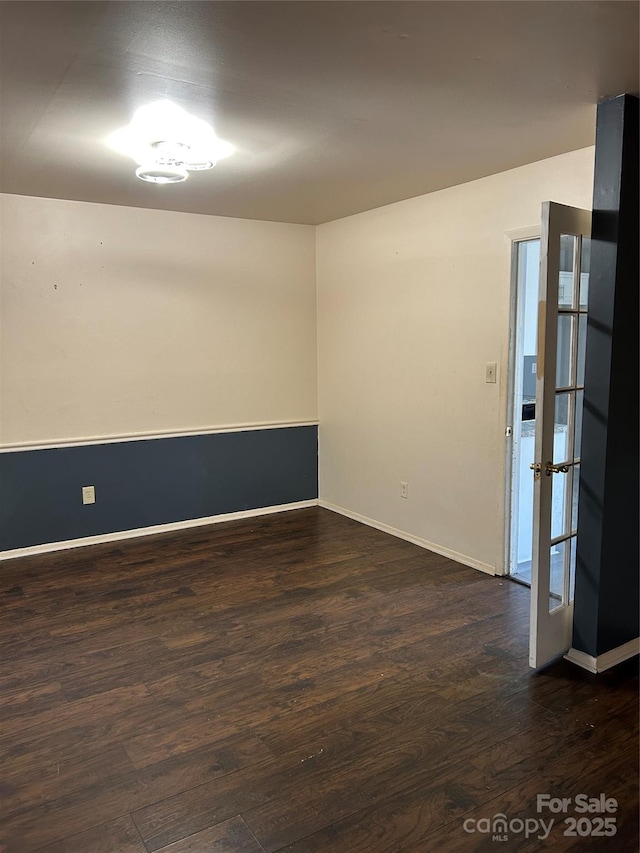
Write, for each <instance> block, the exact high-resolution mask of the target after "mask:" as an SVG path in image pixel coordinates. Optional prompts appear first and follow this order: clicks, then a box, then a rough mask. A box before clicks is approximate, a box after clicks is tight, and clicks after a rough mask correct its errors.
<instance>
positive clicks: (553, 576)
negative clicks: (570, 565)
mask: <svg viewBox="0 0 640 853" xmlns="http://www.w3.org/2000/svg"><path fill="white" fill-rule="evenodd" d="M566 546H567V540H564V541H563V542H558V544H557V545H552V546H551V553H550V569H549V613H551V612H553V611H554V610H557V608H558V607H561V606H562V594H563V591H564V565H565V554H566Z"/></svg>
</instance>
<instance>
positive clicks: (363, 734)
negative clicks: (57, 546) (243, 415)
mask: <svg viewBox="0 0 640 853" xmlns="http://www.w3.org/2000/svg"><path fill="white" fill-rule="evenodd" d="M0 580H1V583H0V598H1V601H2V620H1V623H0V636H1V640H2V663H1V669H0V719H1V731H0V753H1V764H2V781H1V783H0V793H1V803H0V825H1V827H2V829H1V831H0V837H1V838H2V843H1V844H0V849H2V850H4V851H6V853H30V851H35V850H38V851H43V853H44V851H46V853H145V851H148V853H151V851H159V850H162V851H165V853H187V852H188V853H222V851H225V853H264V851H267V853H275V851H283V850H287V851H290V853H400V851H402V852H403V853H426V851H438V850H441V851H471V850H474V851H475V850H485V849H486V850H489V849H491V850H495V849H499V850H522V851H530V850H549V851H551V850H552V851H564V850H576V851H583V850H592V849H593V850H596V849H597V850H607V849H611V850H616V851H636V850H637V847H638V808H637V798H638V765H637V756H638V678H637V663H636V662H635V661H631V662H628V663H626V664H623V665H622V666H620V667H617V668H616V669H614V670H611V671H609V672H607V673H604V674H603V675H601V676H598V677H595V676H592V675H589V674H588V673H586V672H583V671H582V670H580V669H577V668H576V667H573V666H571V665H570V664H568V663H566V662H562V663H558V664H556V665H554V666H553V667H551V668H549V669H548V670H546V671H544V672H541V673H537V674H536V673H533V672H531V671H530V670H529V667H528V665H527V639H528V638H527V634H528V608H529V591H528V590H527V589H526V588H524V587H522V586H518V585H517V584H514V583H510V582H509V581H507V580H503V579H499V578H491V577H488V576H486V575H482V574H481V573H479V572H476V571H474V570H472V569H468V568H465V567H463V566H460V565H458V564H456V563H454V562H452V561H450V560H448V559H445V558H443V557H439V556H436V555H434V554H430V553H428V552H426V551H424V550H422V549H420V548H418V547H416V546H413V545H410V544H408V543H406V542H402V541H400V540H397V539H394V538H392V537H390V536H387V535H386V534H384V533H380V532H378V531H375V530H372V529H370V528H367V527H364V526H362V525H360V524H358V523H356V522H353V521H350V520H349V519H346V518H342V517H341V516H338V515H335V514H333V513H331V512H328V511H327V510H322V509H309V510H298V511H295V512H289V513H283V514H280V515H275V516H271V517H263V518H259V519H252V520H248V521H241V522H231V523H225V524H220V525H215V526H211V527H206V528H197V529H194V530H190V531H185V532H181V533H176V534H163V535H161V536H155V537H146V538H141V539H137V540H130V541H128V542H122V543H115V544H111V545H100V546H93V547H90V548H80V549H76V550H72V551H66V552H58V553H54V554H50V555H46V556H39V557H33V558H23V559H20V560H13V561H8V562H6V563H4V564H2V565H1V566H0ZM544 793H549V794H552V795H554V796H558V797H571V798H573V797H575V796H576V795H577V794H587V795H588V796H589V797H598V796H599V795H600V794H601V793H604V794H606V796H607V797H613V798H615V799H616V800H617V801H618V808H617V811H616V812H615V818H616V827H617V834H616V836H615V837H593V836H590V835H586V836H585V835H583V836H582V837H581V836H579V835H577V836H576V837H570V836H565V835H564V834H563V832H564V830H565V829H567V828H568V827H567V826H565V825H564V823H563V819H564V818H565V817H566V816H571V815H574V814H575V812H574V806H573V805H572V806H571V807H570V808H569V811H568V812H567V814H555V815H554V814H551V813H549V812H545V813H543V814H538V813H537V812H536V797H537V795H538V794H544ZM497 813H503V814H504V815H506V817H507V819H508V820H509V821H516V822H515V824H514V825H513V827H512V828H510V831H509V833H508V835H509V838H508V840H507V841H502V842H500V843H498V842H497V841H493V840H492V836H491V834H487V833H486V832H481V831H475V832H467V831H465V828H464V827H465V826H466V827H467V828H468V829H470V828H476V829H477V830H479V829H480V828H482V827H483V826H484V824H483V819H486V818H493V816H494V815H496V814H497ZM540 817H542V818H543V819H544V820H545V823H548V819H549V817H553V818H555V825H554V826H553V828H552V829H551V831H550V834H549V837H548V838H547V839H546V840H544V839H540V838H538V837H537V834H532V835H531V836H530V837H529V838H528V839H527V838H525V832H524V831H519V823H518V822H517V821H518V819H520V821H525V820H527V819H529V820H534V819H536V820H537V819H538V818H540ZM575 817H576V818H578V817H582V815H580V814H575ZM595 817H596V815H594V814H590V813H589V814H587V818H588V820H590V821H591V824H590V826H591V828H597V826H595V827H594V826H592V825H594V824H595ZM465 821H466V822H467V823H466V824H465ZM523 825H524V824H523ZM581 827H582V830H583V832H584V828H585V827H587V829H589V827H588V826H587V824H584V823H583V824H581ZM3 844H4V847H3V846H2V845H3Z"/></svg>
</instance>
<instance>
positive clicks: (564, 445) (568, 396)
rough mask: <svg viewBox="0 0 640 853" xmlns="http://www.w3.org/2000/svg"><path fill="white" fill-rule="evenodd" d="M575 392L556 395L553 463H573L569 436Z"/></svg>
mask: <svg viewBox="0 0 640 853" xmlns="http://www.w3.org/2000/svg"><path fill="white" fill-rule="evenodd" d="M574 394H575V391H565V392H563V393H560V394H556V411H555V418H554V425H553V461H554V462H567V461H573V456H572V455H571V441H570V436H569V424H570V422H571V421H570V415H571V404H572V397H573V395H574Z"/></svg>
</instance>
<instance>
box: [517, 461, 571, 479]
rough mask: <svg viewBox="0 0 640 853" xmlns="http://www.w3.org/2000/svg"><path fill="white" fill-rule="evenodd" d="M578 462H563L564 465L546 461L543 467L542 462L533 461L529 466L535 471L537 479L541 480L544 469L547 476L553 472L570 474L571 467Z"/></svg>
mask: <svg viewBox="0 0 640 853" xmlns="http://www.w3.org/2000/svg"><path fill="white" fill-rule="evenodd" d="M576 464H577V463H576V462H563V464H562V465H554V464H553V462H545V464H544V467H543V465H542V462H532V463H531V465H529V468H531V470H532V471H533V473H534V476H535V478H536V480H539V479H540V475H541V473H542V472H543V471H544V473H545V476H547V477H550V476H551V475H552V474H568V473H569V468H571V467H572V466H573V465H576Z"/></svg>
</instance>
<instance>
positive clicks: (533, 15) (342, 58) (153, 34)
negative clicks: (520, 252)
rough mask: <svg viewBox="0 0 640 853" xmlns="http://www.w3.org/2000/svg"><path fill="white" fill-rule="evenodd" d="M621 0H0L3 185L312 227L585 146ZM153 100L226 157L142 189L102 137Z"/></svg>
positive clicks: (622, 21) (613, 88) (634, 25)
mask: <svg viewBox="0 0 640 853" xmlns="http://www.w3.org/2000/svg"><path fill="white" fill-rule="evenodd" d="M638 9H639V4H638V3H637V2H631V1H630V0H626V2H614V0H612V2H571V1H570V2H539V1H538V0H537V1H536V2H483V0H477V2H420V0H418V2H402V1H401V0H396V2H376V1H375V0H374V2H369V0H362V2H357V0H356V2H343V1H342V0H338V2H328V1H325V2H303V0H298V2H295V0H293V1H292V2H272V0H261V1H259V2H242V1H241V0H235V2H233V1H232V2H169V0H167V2H151V0H141V2H140V1H139V2H128V0H119V1H118V2H93V0H91V1H90V2H56V0H49V2H23V0H18V2H13V0H11V1H9V0H2V2H1V3H0V27H1V34H2V43H1V48H2V58H1V66H0V70H1V74H2V78H1V79H2V90H1V108H2V114H1V119H2V121H1V128H0V130H1V142H2V152H1V162H2V169H1V173H0V189H1V190H2V191H3V192H9V193H18V194H24V195H39V196H47V197H53V198H70V199H81V200H86V201H97V202H106V203H109V204H124V205H132V206H137V207H152V208H164V209H169V210H183V211H190V212H195V213H210V214H220V215H224V216H239V217H245V218H246V217H248V218H256V219H270V220H280V221H285V222H300V223H311V224H314V223H319V222H325V221H327V220H330V219H336V218H338V217H341V216H346V215H348V214H351V213H355V212H358V211H362V210H366V209H369V208H373V207H377V206H379V205H382V204H387V203H389V202H393V201H397V200H400V199H403V198H409V197H411V196H416V195H420V194H422V193H426V192H431V191H433V190H437V189H441V188H443V187H447V186H451V185H453V184H458V183H462V182H464V181H469V180H473V179H475V178H478V177H481V176H483V175H488V174H493V173H495V172H500V171H503V170H505V169H510V168H513V167H515V166H519V165H522V164H524V163H529V162H533V161H535V160H540V159H543V158H545V157H549V156H552V155H554V154H560V153H563V152H565V151H570V150H573V149H576V148H581V147H584V146H586V145H590V144H592V143H593V141H594V128H595V105H596V104H597V102H598V101H599V100H602V99H603V98H605V97H610V96H614V95H617V94H619V93H621V92H634V93H637V91H638ZM161 97H167V98H170V99H172V100H174V101H176V102H177V103H178V104H180V105H181V106H183V107H185V108H186V109H188V110H189V111H190V112H193V113H195V114H196V115H198V116H200V117H202V118H205V119H206V120H208V121H209V122H211V123H212V124H213V126H214V128H215V130H216V132H217V134H218V136H220V137H221V138H222V139H225V140H228V141H229V142H232V143H233V144H234V145H235V146H236V147H237V149H238V150H237V153H236V154H234V155H233V156H232V157H230V158H228V159H226V160H223V161H221V162H220V163H219V164H218V165H217V166H216V167H215V169H213V170H212V171H210V172H203V173H197V174H195V175H192V176H191V178H190V179H189V180H188V181H186V182H185V183H183V184H178V185H175V186H169V187H161V186H156V185H149V184H144V183H142V182H141V181H138V180H136V179H135V177H134V176H133V169H134V168H135V166H134V164H133V162H132V161H130V160H128V159H127V158H125V157H123V156H122V155H120V154H117V153H115V152H113V151H111V150H110V149H108V148H107V147H106V146H105V144H104V141H103V140H104V137H106V136H107V134H108V133H110V132H111V131H112V130H115V129H116V128H118V127H121V126H123V125H125V124H127V123H128V121H129V120H130V118H131V115H132V113H133V111H134V109H135V108H136V107H138V106H140V105H141V104H143V103H146V102H149V101H152V100H156V99H158V98H161Z"/></svg>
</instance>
